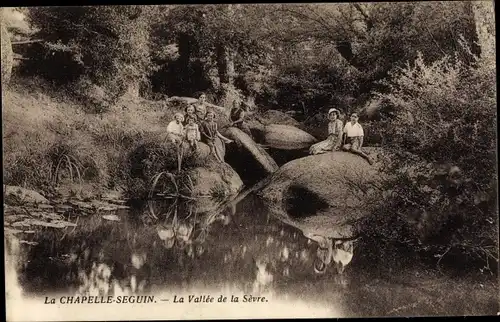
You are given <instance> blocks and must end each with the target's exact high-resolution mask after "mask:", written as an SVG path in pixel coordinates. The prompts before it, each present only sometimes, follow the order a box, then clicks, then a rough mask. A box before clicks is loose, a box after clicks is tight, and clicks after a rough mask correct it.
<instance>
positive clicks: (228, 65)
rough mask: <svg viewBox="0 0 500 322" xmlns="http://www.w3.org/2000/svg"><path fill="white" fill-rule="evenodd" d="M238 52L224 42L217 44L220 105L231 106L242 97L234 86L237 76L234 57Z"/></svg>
mask: <svg viewBox="0 0 500 322" xmlns="http://www.w3.org/2000/svg"><path fill="white" fill-rule="evenodd" d="M235 57H236V52H235V51H234V50H231V49H230V48H228V47H227V46H225V45H224V44H222V43H220V44H219V45H218V46H217V70H218V72H219V80H220V82H219V83H220V94H219V102H218V105H221V106H224V107H226V108H231V107H232V106H233V104H234V103H235V101H238V102H240V101H241V97H239V93H238V91H237V90H236V88H235V87H234V78H235V76H236V73H235V68H234V59H235Z"/></svg>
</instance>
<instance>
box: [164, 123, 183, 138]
mask: <svg viewBox="0 0 500 322" xmlns="http://www.w3.org/2000/svg"><path fill="white" fill-rule="evenodd" d="M167 133H168V136H169V137H170V139H171V140H172V141H173V142H180V141H182V136H183V135H184V126H183V125H182V123H177V121H175V120H174V121H171V122H170V123H168V125H167Z"/></svg>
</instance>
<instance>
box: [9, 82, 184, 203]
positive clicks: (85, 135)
mask: <svg viewBox="0 0 500 322" xmlns="http://www.w3.org/2000/svg"><path fill="white" fill-rule="evenodd" d="M55 93H56V92H54V91H52V89H50V88H48V87H46V86H45V87H44V86H41V85H39V84H35V82H32V83H26V82H19V83H18V84H16V83H14V84H11V86H10V87H9V89H7V90H5V91H4V92H3V93H2V95H3V97H2V102H3V103H2V119H3V133H4V136H3V141H4V150H3V156H4V184H8V185H14V186H21V187H24V188H28V189H34V190H36V191H39V192H42V194H44V195H46V196H49V197H50V196H53V195H56V194H57V193H58V192H60V193H63V194H70V195H71V194H72V195H80V196H81V197H84V198H85V197H86V198H90V197H98V196H100V195H102V194H104V193H106V192H107V191H123V190H124V189H125V186H126V180H127V173H126V172H127V170H129V167H130V165H129V164H128V163H127V162H128V160H127V157H128V155H129V154H130V153H131V152H132V151H133V150H134V149H136V148H137V147H138V146H139V145H141V144H144V143H145V142H152V143H155V144H157V145H161V144H162V143H163V140H164V138H165V134H166V133H165V128H166V124H168V122H169V121H170V120H171V117H172V115H173V113H174V112H175V110H172V109H168V108H164V106H163V102H159V101H158V102H155V101H147V100H142V99H141V100H139V101H137V102H131V101H129V102H128V101H122V102H120V103H119V105H117V106H114V107H112V108H110V109H109V111H107V112H105V113H101V114H92V113H87V111H88V107H86V106H85V105H83V104H81V103H79V102H78V101H76V100H73V99H71V98H70V97H69V96H66V95H65V93H64V91H61V92H58V94H55Z"/></svg>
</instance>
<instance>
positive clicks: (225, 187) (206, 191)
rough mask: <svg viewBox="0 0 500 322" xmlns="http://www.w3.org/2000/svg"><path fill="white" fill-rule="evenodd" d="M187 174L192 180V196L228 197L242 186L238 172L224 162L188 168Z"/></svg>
mask: <svg viewBox="0 0 500 322" xmlns="http://www.w3.org/2000/svg"><path fill="white" fill-rule="evenodd" d="M188 175H189V176H190V178H191V180H192V181H193V187H192V191H191V193H192V195H193V196H212V197H221V198H222V197H228V196H232V195H235V194H237V193H238V192H239V191H240V190H241V188H242V187H243V182H242V181H241V179H240V176H239V175H238V173H236V171H234V170H233V168H231V166H230V165H228V164H226V163H220V164H216V163H214V164H211V165H209V166H206V167H196V168H193V169H191V170H189V172H188Z"/></svg>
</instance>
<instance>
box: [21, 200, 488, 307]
mask: <svg viewBox="0 0 500 322" xmlns="http://www.w3.org/2000/svg"><path fill="white" fill-rule="evenodd" d="M150 206H153V207H155V211H154V212H155V213H156V214H157V215H156V218H154V217H152V216H151V213H150ZM196 207H197V206H196V204H193V203H190V202H186V201H183V200H169V201H162V202H160V201H155V202H153V204H149V205H148V207H143V208H142V209H136V210H132V211H130V210H127V211H122V212H120V213H116V217H117V218H118V219H115V220H107V219H105V218H104V217H103V216H102V215H101V214H99V213H96V214H93V215H87V216H83V215H82V216H80V217H79V218H78V226H77V227H76V228H73V227H72V228H68V229H65V230H56V229H44V230H40V231H36V232H33V233H32V235H33V238H32V241H35V242H36V243H37V244H36V245H30V246H26V247H25V248H24V251H25V253H24V255H23V258H25V259H26V260H24V261H23V265H22V266H21V268H20V269H19V273H18V274H19V281H20V284H21V286H22V288H23V291H24V292H25V293H26V294H33V295H44V294H47V293H48V292H50V291H53V292H54V293H56V292H57V293H71V294H92V295H104V294H108V295H120V294H149V293H152V292H155V291H161V290H164V289H182V290H196V289H200V288H206V287H209V288H212V289H224V288H226V287H236V288H239V289H241V290H244V292H247V294H258V293H262V292H269V291H271V292H273V294H276V295H277V296H282V297H283V298H285V299H286V298H289V299H300V300H304V301H306V300H307V301H313V302H315V303H321V305H324V306H326V307H328V306H340V307H343V311H344V312H343V315H345V316H380V315H389V316H390V315H426V314H427V315H428V314H430V315H433V314H459V315H460V314H487V313H492V312H493V313H492V314H495V313H496V310H498V303H496V298H495V296H494V295H493V297H492V296H491V294H493V293H494V291H493V292H492V291H491V289H486V288H483V289H481V288H479V286H477V287H476V285H474V284H473V283H469V282H467V281H454V280H450V279H446V278H442V277H422V276H420V277H419V276H418V275H415V274H416V272H415V271H411V270H410V271H409V272H404V273H401V274H394V275H393V276H385V277H380V276H377V275H376V274H375V272H369V271H359V270H357V264H356V261H353V264H352V265H351V266H350V267H349V268H348V269H347V270H346V272H345V273H344V276H345V277H346V281H347V282H346V283H339V282H338V275H337V274H336V273H335V271H334V270H327V271H326V273H324V274H317V273H315V270H314V262H315V260H316V259H317V256H318V254H319V252H318V245H317V244H316V243H315V242H313V241H311V240H309V239H307V238H305V237H304V235H303V233H302V231H301V230H299V229H297V228H294V227H291V226H288V225H286V224H284V223H282V222H281V221H279V220H278V219H276V218H274V217H273V216H272V215H271V214H270V212H269V211H267V209H266V208H265V206H264V204H263V203H262V202H261V200H260V199H258V198H257V197H256V196H255V195H253V194H249V195H248V196H246V197H245V198H243V199H242V200H241V201H239V202H237V203H236V202H233V203H232V202H226V203H225V204H223V205H222V206H219V207H214V208H213V209H215V210H212V211H208V212H198V211H197V209H196ZM69 220H73V221H74V220H75V218H69ZM356 252H361V250H355V253H356ZM467 292H468V293H467ZM488 292H489V293H488ZM472 294H473V295H472ZM472 297H477V298H482V299H484V301H482V302H481V304H478V302H477V301H473V300H471V299H472Z"/></svg>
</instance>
